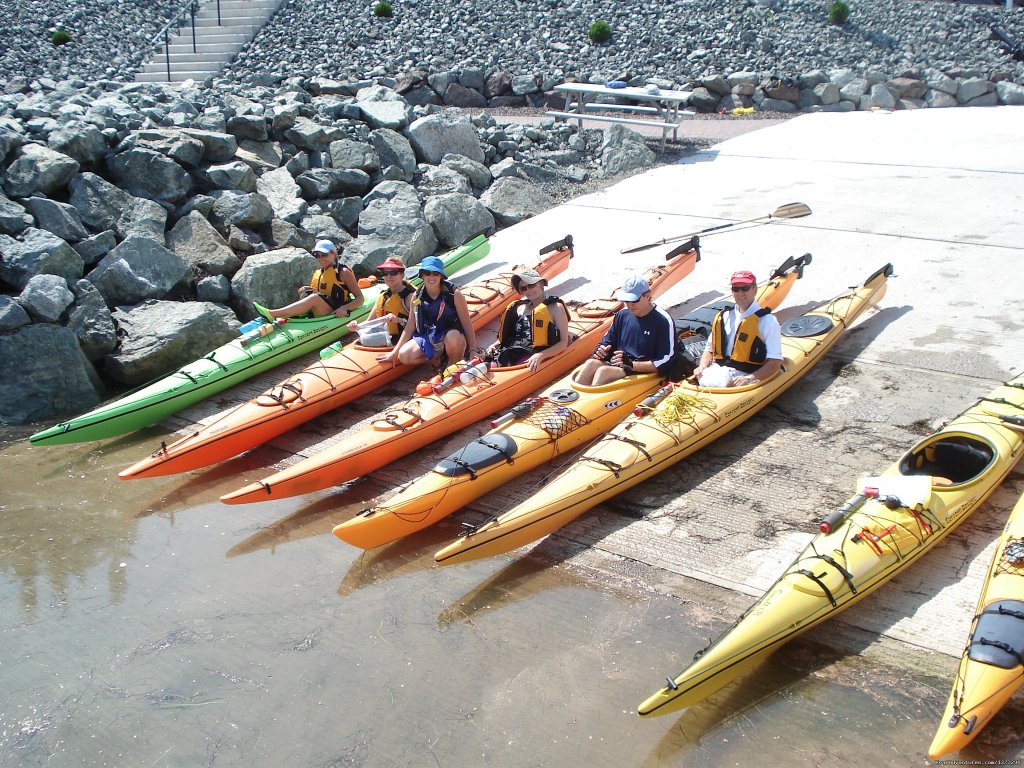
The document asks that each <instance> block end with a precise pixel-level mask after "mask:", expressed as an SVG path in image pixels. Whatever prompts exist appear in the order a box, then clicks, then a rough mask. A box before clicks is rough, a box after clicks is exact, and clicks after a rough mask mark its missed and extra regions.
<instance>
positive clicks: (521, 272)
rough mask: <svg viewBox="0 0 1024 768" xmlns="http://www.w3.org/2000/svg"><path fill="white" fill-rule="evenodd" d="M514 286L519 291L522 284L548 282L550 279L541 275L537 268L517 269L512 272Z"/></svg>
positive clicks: (545, 283)
mask: <svg viewBox="0 0 1024 768" xmlns="http://www.w3.org/2000/svg"><path fill="white" fill-rule="evenodd" d="M511 283H512V287H513V288H515V289H516V290H517V291H518V290H519V288H520V286H521V285H524V284H525V285H536V284H537V283H544V285H547V284H548V281H547V280H545V279H544V278H543V277H541V275H540V272H538V271H537V270H536V269H517V270H515V271H514V272H512V280H511Z"/></svg>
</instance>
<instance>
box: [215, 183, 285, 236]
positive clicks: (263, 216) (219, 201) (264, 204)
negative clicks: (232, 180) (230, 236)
mask: <svg viewBox="0 0 1024 768" xmlns="http://www.w3.org/2000/svg"><path fill="white" fill-rule="evenodd" d="M211 197H213V207H212V208H211V209H210V221H211V222H212V223H213V225H214V226H215V227H218V228H220V229H221V230H222V231H223V230H227V228H228V227H231V226H235V227H245V228H247V229H259V228H260V227H262V226H263V225H264V224H269V223H270V220H271V219H272V218H274V209H273V208H272V207H271V205H270V201H269V200H267V198H265V197H264V196H263V195H261V194H260V193H258V192H236V191H234V190H223V189H221V190H215V191H214V192H212V193H211Z"/></svg>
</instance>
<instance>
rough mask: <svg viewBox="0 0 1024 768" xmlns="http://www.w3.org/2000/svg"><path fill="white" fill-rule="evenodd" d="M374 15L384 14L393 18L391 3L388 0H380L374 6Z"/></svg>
mask: <svg viewBox="0 0 1024 768" xmlns="http://www.w3.org/2000/svg"><path fill="white" fill-rule="evenodd" d="M373 15H374V16H384V17H386V18H389V19H390V18H391V3H389V2H387V0H381V2H379V3H377V4H376V5H375V6H373Z"/></svg>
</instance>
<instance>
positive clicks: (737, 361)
mask: <svg viewBox="0 0 1024 768" xmlns="http://www.w3.org/2000/svg"><path fill="white" fill-rule="evenodd" d="M729 282H730V285H731V288H732V297H733V299H734V300H735V301H736V306H734V307H726V308H724V309H723V310H722V311H721V312H719V313H718V315H717V316H716V317H715V320H714V322H713V323H712V324H711V335H710V336H708V342H707V344H706V345H705V347H704V354H702V355H701V358H700V364H699V365H698V366H697V368H696V370H694V372H693V373H694V376H696V377H697V381H698V383H699V384H701V385H702V386H705V387H743V386H750V385H752V384H757V383H759V382H761V381H764V380H765V379H767V378H769V377H771V376H774V375H775V374H776V373H778V371H779V370H780V369H781V368H782V331H781V329H780V328H779V321H778V320H776V319H775V316H774V315H773V314H772V311H771V309H762V308H761V307H759V306H758V304H757V302H756V301H755V300H754V294H755V292H756V291H757V280H756V279H755V278H754V274H753V273H752V272H748V271H746V270H740V271H739V272H734V273H733V275H732V278H731V279H730V281H729Z"/></svg>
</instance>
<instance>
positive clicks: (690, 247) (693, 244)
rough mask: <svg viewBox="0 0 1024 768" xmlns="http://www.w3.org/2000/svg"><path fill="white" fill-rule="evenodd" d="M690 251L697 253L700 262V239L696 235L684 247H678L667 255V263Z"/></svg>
mask: <svg viewBox="0 0 1024 768" xmlns="http://www.w3.org/2000/svg"><path fill="white" fill-rule="evenodd" d="M690 251H696V252H697V260H698V261H699V260H700V238H699V237H697V236H696V235H694V236H693V237H691V238H690V239H689V240H687V241H686V242H685V243H683V244H682V245H677V246H676V247H675V248H673V249H672V250H671V251H669V252H668V253H666V254H665V261H672V259H674V258H675V257H676V256H678V255H679V254H681V253H689V252H690Z"/></svg>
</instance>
